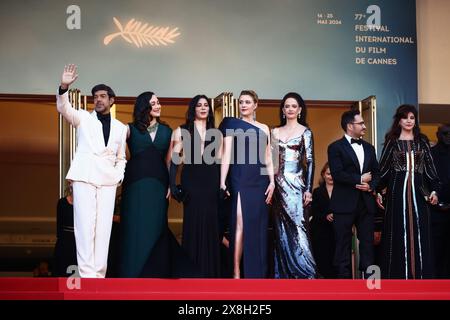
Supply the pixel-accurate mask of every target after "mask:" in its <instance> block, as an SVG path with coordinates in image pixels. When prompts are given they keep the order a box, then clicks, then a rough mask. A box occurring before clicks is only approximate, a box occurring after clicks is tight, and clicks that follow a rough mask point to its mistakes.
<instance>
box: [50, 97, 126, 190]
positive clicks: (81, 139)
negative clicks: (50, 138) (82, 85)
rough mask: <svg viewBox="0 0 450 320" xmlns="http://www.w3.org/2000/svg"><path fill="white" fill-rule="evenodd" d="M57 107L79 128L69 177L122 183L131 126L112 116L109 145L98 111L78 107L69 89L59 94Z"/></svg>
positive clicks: (70, 178)
mask: <svg viewBox="0 0 450 320" xmlns="http://www.w3.org/2000/svg"><path fill="white" fill-rule="evenodd" d="M56 108H57V109H58V112H59V113H61V114H62V116H63V117H64V118H65V119H66V120H67V121H68V122H70V124H72V125H73V126H74V127H75V128H77V141H78V142H77V150H76V153H75V157H74V159H73V161H72V164H71V165H70V169H69V172H68V173H67V176H66V179H68V180H72V181H82V182H86V183H90V184H93V185H95V186H113V185H117V184H119V183H121V181H122V179H123V175H124V172H125V164H126V162H127V161H126V156H125V149H126V138H127V127H126V126H125V125H124V124H123V123H122V122H120V121H118V120H116V119H113V118H111V129H110V130H111V131H110V134H109V140H108V145H107V146H106V147H105V140H104V137H103V127H102V123H101V122H100V120H98V119H97V113H96V112H95V111H92V112H91V113H89V112H87V111H85V110H75V109H74V108H72V105H71V104H70V102H69V96H68V92H66V93H64V94H63V95H56Z"/></svg>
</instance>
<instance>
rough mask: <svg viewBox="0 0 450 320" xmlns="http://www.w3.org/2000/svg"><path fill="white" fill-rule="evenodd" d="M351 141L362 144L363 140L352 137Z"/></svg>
mask: <svg viewBox="0 0 450 320" xmlns="http://www.w3.org/2000/svg"><path fill="white" fill-rule="evenodd" d="M350 143H351V144H353V143H357V144H359V145H361V144H362V140H361V139H353V138H351V139H350Z"/></svg>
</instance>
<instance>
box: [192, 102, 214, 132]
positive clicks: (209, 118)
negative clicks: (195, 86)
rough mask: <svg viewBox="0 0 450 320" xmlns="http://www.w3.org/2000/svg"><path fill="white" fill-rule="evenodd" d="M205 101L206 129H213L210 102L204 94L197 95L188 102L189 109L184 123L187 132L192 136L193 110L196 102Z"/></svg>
mask: <svg viewBox="0 0 450 320" xmlns="http://www.w3.org/2000/svg"><path fill="white" fill-rule="evenodd" d="M202 98H203V99H206V101H207V102H208V110H209V111H208V118H207V119H206V129H211V128H214V112H213V110H212V107H211V103H210V100H209V98H208V97H207V96H205V95H204V94H198V95H196V96H195V97H193V98H192V99H191V101H189V107H188V110H187V112H186V122H185V126H186V127H187V129H188V130H189V132H190V133H191V134H192V133H193V132H194V120H195V108H196V107H197V104H198V102H199V101H200V99H202Z"/></svg>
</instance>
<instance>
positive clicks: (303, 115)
mask: <svg viewBox="0 0 450 320" xmlns="http://www.w3.org/2000/svg"><path fill="white" fill-rule="evenodd" d="M289 98H293V99H295V100H296V101H297V103H298V106H299V107H300V108H302V112H301V114H300V118H297V122H298V123H300V124H301V125H304V126H305V127H307V126H308V124H307V123H306V104H305V101H303V98H302V96H301V95H299V94H298V93H297V92H289V93H287V94H286V95H285V96H284V97H283V100H281V103H280V127H282V126H284V125H285V124H286V117H283V115H284V114H283V108H284V103H285V102H286V100H287V99H289Z"/></svg>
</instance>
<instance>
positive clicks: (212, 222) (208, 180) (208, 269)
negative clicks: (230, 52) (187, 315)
mask: <svg viewBox="0 0 450 320" xmlns="http://www.w3.org/2000/svg"><path fill="white" fill-rule="evenodd" d="M181 128H183V129H185V130H188V128H187V127H186V126H181ZM190 142H191V143H190V145H183V150H185V155H187V154H189V153H190V159H188V160H189V161H185V163H184V164H183V171H182V172H181V185H182V187H183V190H184V191H185V192H186V194H187V200H186V201H184V203H183V213H184V214H183V239H182V246H183V248H184V250H185V251H186V253H187V254H188V255H189V257H190V258H191V260H192V261H193V262H194V263H195V264H196V265H197V267H198V268H199V272H200V274H201V277H203V278H217V277H219V276H220V237H219V213H218V208H219V207H218V200H219V186H220V180H219V179H220V167H219V165H218V164H217V163H212V164H207V163H205V160H204V158H203V156H202V154H201V148H200V145H199V144H200V143H201V140H200V135H199V133H198V131H197V129H195V126H194V135H193V136H192V137H191V139H190ZM212 142H213V141H205V143H204V146H205V148H206V147H207V146H208V145H209V144H210V143H212ZM195 143H197V145H196V146H195V145H194V144H195ZM187 148H190V152H189V153H186V150H187ZM195 152H198V153H199V154H197V155H196V154H195ZM212 156H214V157H215V154H214V155H212ZM195 159H201V163H195V162H194V160H195Z"/></svg>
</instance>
